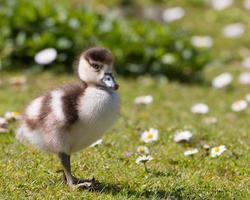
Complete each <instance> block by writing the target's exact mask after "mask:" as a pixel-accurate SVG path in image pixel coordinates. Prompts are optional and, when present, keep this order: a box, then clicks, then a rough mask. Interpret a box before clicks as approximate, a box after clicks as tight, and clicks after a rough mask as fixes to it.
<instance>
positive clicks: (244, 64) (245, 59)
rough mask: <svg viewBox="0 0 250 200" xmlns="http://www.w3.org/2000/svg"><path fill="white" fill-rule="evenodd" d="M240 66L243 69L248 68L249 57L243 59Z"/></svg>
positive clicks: (249, 64)
mask: <svg viewBox="0 0 250 200" xmlns="http://www.w3.org/2000/svg"><path fill="white" fill-rule="evenodd" d="M241 66H242V67H244V68H250V57H246V58H243V60H242V62H241Z"/></svg>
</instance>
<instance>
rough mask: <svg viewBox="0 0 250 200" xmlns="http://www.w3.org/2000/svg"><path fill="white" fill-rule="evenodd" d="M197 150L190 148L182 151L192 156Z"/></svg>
mask: <svg viewBox="0 0 250 200" xmlns="http://www.w3.org/2000/svg"><path fill="white" fill-rule="evenodd" d="M198 152H199V150H198V149H197V148H195V149H190V150H187V151H184V156H192V155H194V154H197V153H198Z"/></svg>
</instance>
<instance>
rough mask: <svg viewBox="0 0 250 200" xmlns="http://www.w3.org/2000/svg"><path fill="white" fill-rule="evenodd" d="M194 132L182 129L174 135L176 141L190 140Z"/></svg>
mask: <svg viewBox="0 0 250 200" xmlns="http://www.w3.org/2000/svg"><path fill="white" fill-rule="evenodd" d="M192 136H193V134H192V133H191V132H190V131H180V132H177V133H176V134H175V135H174V141H175V142H184V141H185V142H188V141H189V140H190V139H191V138H192Z"/></svg>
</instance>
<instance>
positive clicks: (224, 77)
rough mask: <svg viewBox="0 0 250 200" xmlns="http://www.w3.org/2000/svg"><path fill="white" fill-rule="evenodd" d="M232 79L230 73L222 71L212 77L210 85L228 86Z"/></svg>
mask: <svg viewBox="0 0 250 200" xmlns="http://www.w3.org/2000/svg"><path fill="white" fill-rule="evenodd" d="M232 80H233V77H232V75H231V74H230V73H222V74H220V75H219V76H217V77H215V78H214V79H213V81H212V86H213V87H214V88H223V87H226V86H228V85H229V84H230V83H231V82H232Z"/></svg>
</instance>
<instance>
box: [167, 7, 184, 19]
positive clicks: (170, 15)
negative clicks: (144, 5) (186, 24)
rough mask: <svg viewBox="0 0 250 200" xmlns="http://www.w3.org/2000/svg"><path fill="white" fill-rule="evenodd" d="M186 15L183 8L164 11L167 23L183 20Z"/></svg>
mask: <svg viewBox="0 0 250 200" xmlns="http://www.w3.org/2000/svg"><path fill="white" fill-rule="evenodd" d="M184 15H185V10H184V9H183V8H181V7H173V8H168V9H166V10H164V12H163V14H162V18H163V20H164V21H165V22H173V21H176V20H179V19H181V18H183V17H184Z"/></svg>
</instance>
